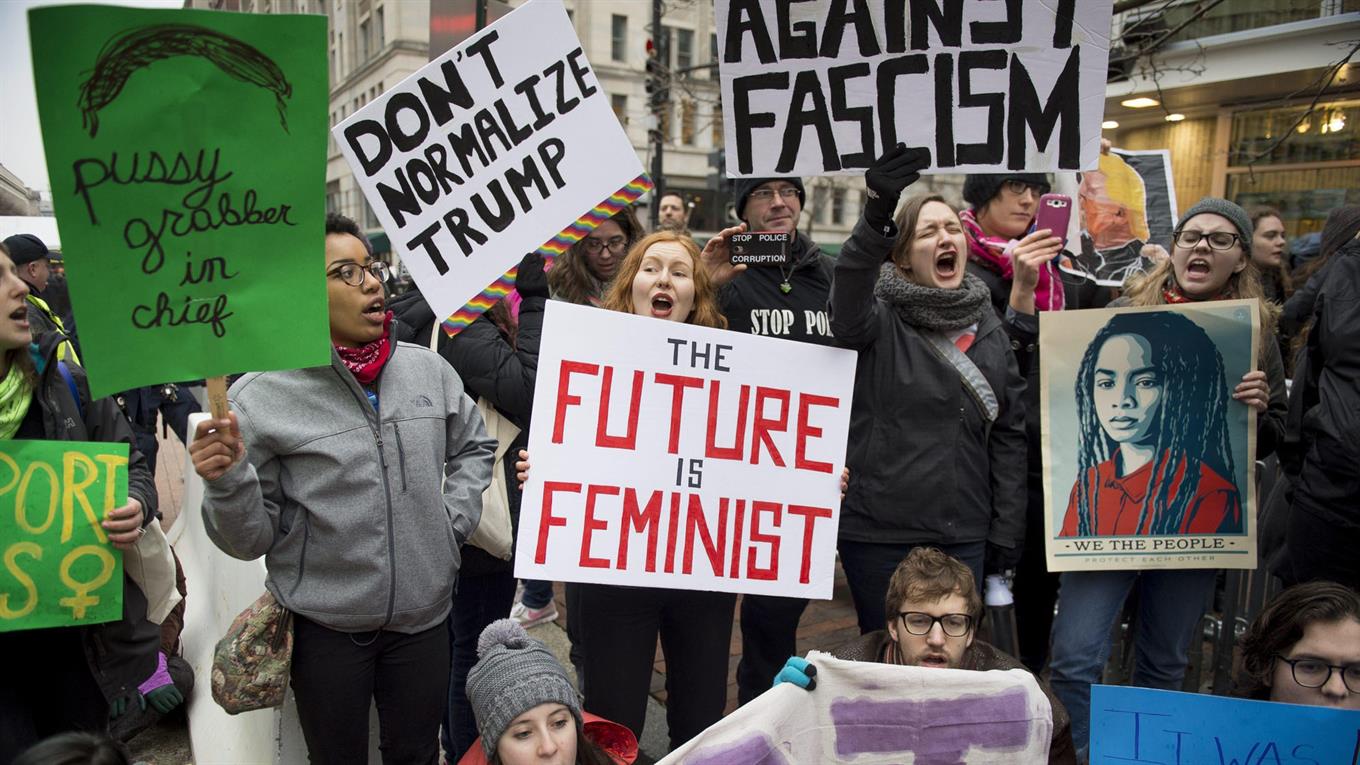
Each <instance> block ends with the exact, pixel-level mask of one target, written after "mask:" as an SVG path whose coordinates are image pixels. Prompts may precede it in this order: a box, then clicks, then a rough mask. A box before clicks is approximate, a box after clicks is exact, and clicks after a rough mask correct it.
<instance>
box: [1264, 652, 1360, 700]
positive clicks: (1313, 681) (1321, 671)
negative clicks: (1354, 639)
mask: <svg viewBox="0 0 1360 765" xmlns="http://www.w3.org/2000/svg"><path fill="white" fill-rule="evenodd" d="M1275 658H1277V659H1279V660H1280V661H1282V662H1284V663H1285V664H1288V665H1289V671H1290V672H1291V673H1292V674H1293V675H1294V682H1296V683H1298V684H1299V685H1301V686H1303V687H1304V688H1321V687H1322V686H1324V685H1326V684H1327V681H1328V680H1331V679H1332V670H1338V671H1340V672H1341V682H1342V683H1344V684H1345V686H1346V690H1348V691H1350V692H1351V693H1360V664H1351V665H1349V666H1340V665H1337V664H1328V663H1327V662H1325V661H1321V660H1319V659H1286V658H1285V657H1283V656H1281V655H1279V654H1275Z"/></svg>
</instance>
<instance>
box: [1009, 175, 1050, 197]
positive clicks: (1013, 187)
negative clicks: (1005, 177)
mask: <svg viewBox="0 0 1360 765" xmlns="http://www.w3.org/2000/svg"><path fill="white" fill-rule="evenodd" d="M1001 188H1003V189H1005V190H1006V191H1007V192H1008V193H1010V194H1011V195H1013V196H1017V197H1018V196H1023V195H1024V193H1025V192H1026V191H1032V192H1034V196H1036V197H1037V196H1042V195H1043V194H1044V193H1046V192H1047V191H1048V187H1047V186H1041V185H1039V184H1037V183H1026V182H1024V181H1017V180H1014V179H1011V180H1009V181H1002V182H1001Z"/></svg>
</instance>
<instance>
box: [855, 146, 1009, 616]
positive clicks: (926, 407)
mask: <svg viewBox="0 0 1360 765" xmlns="http://www.w3.org/2000/svg"><path fill="white" fill-rule="evenodd" d="M928 163H929V155H928V154H927V153H926V152H924V151H921V150H908V149H905V148H903V147H901V146H899V147H898V148H895V149H891V150H889V151H888V152H887V153H886V154H885V155H884V156H883V157H881V158H879V159H878V160H877V162H875V164H874V166H873V167H871V168H870V169H869V171H868V173H867V174H866V175H865V183H866V185H867V186H868V187H869V189H870V190H871V191H872V195H871V204H868V205H866V206H865V210H864V216H863V219H862V220H861V221H860V222H859V223H858V224H856V226H855V230H854V232H853V233H852V234H851V236H850V239H849V241H847V242H846V243H845V246H844V247H843V248H842V249H841V253H840V257H839V258H838V259H837V261H836V280H835V283H834V285H833V286H832V291H831V330H832V332H833V333H834V334H835V336H836V339H837V341H838V342H839V343H841V344H843V345H845V346H846V347H849V348H853V349H856V350H858V351H859V361H858V365H857V370H856V376H855V393H854V403H853V406H852V409H851V415H850V454H849V457H848V463H849V466H850V470H851V474H852V476H853V479H852V480H851V481H850V486H849V490H848V491H847V492H846V496H845V501H844V502H843V503H842V506H841V524H840V539H839V543H840V544H839V550H840V557H841V565H842V566H843V567H844V569H845V576H846V579H847V580H848V582H849V585H850V594H851V595H852V597H853V598H854V601H855V611H856V613H857V614H858V620H859V628H860V632H861V633H868V632H871V631H873V630H876V629H879V628H880V627H881V626H882V625H883V624H884V623H885V618H884V613H883V602H884V596H885V594H886V593H887V588H888V580H889V579H890V578H891V577H892V573H893V571H894V570H895V569H896V568H897V564H898V562H899V561H901V560H902V558H904V557H906V555H907V553H908V552H910V551H911V548H913V547H917V546H920V545H930V546H933V547H938V548H940V549H941V550H943V551H944V552H946V553H948V554H950V555H952V556H954V557H955V558H958V559H959V560H961V561H963V562H964V563H965V564H966V565H967V566H968V567H969V568H970V569H972V571H973V574H974V578H975V579H978V580H980V579H981V577H982V572H983V564H984V559H985V558H987V557H991V558H993V559H995V560H1000V559H1003V558H1005V557H1007V556H1013V555H1014V554H1015V551H1016V550H1017V548H1018V547H1019V545H1020V543H1021V537H1022V535H1023V533H1024V520H1025V517H1024V488H1023V487H1024V480H1025V467H1024V459H1025V433H1024V418H1025V413H1024V404H1023V403H1022V401H1021V397H1022V396H1023V394H1024V389H1025V381H1024V378H1023V377H1021V375H1020V372H1019V369H1018V367H1017V365H1016V360H1015V356H1014V355H1013V354H1012V353H1011V342H1010V338H1009V337H1008V336H1007V334H1006V331H1005V329H1004V328H1003V327H1002V322H1001V319H999V318H998V317H997V315H996V312H995V311H993V310H992V307H991V302H990V300H989V293H988V290H987V286H986V285H985V284H984V283H983V282H982V281H981V280H980V279H978V278H977V277H975V276H972V275H971V274H968V273H967V272H966V270H965V262H966V261H965V258H966V253H967V252H968V249H967V248H968V243H967V241H966V238H965V235H964V228H963V225H962V223H960V221H959V218H958V215H957V214H956V213H955V212H954V210H953V208H951V207H950V206H949V205H948V204H946V203H945V202H944V200H943V199H942V198H940V197H939V196H933V195H932V196H919V197H915V198H912V199H909V200H908V201H907V202H906V203H905V204H904V205H903V206H902V209H901V210H900V211H899V212H898V213H897V220H896V222H895V223H894V222H893V220H892V219H891V217H890V216H891V214H892V211H893V209H894V208H895V207H896V206H897V199H898V197H899V196H900V195H901V193H902V190H903V189H905V188H906V187H907V186H908V185H910V184H911V183H912V182H913V181H915V180H916V179H917V178H918V177H919V172H920V170H922V169H923V168H925V167H926V165H927V164H928ZM885 261H886V262H885ZM989 548H990V549H991V551H990V552H989Z"/></svg>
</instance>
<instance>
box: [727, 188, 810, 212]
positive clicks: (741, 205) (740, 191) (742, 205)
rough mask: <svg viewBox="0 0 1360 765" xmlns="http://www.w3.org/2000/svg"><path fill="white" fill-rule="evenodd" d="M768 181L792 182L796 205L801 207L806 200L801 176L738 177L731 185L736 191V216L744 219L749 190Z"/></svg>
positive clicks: (753, 189)
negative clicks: (796, 191) (796, 198)
mask: <svg viewBox="0 0 1360 765" xmlns="http://www.w3.org/2000/svg"><path fill="white" fill-rule="evenodd" d="M770 181H787V182H789V183H791V184H793V187H794V188H795V189H798V207H799V209H802V208H803V206H804V203H805V202H806V201H807V191H806V190H804V189H803V179H802V178H738V179H736V180H735V181H733V182H732V186H733V188H734V189H735V190H736V192H737V217H738V218H740V219H742V220H746V200H747V198H749V197H750V196H751V192H752V191H755V190H756V188H757V187H759V186H760V185H761V184H765V183H769V182H770Z"/></svg>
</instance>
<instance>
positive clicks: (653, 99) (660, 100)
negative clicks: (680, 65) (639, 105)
mask: <svg viewBox="0 0 1360 765" xmlns="http://www.w3.org/2000/svg"><path fill="white" fill-rule="evenodd" d="M670 97H671V95H670V72H669V71H667V69H666V65H665V64H664V63H663V62H662V61H661V59H660V58H659V57H658V56H657V50H656V48H655V47H654V46H653V45H652V41H651V40H648V41H647V105H648V106H649V107H650V108H651V110H652V111H653V112H660V111H661V110H662V109H663V108H664V107H665V105H666V102H667V101H669V100H670Z"/></svg>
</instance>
